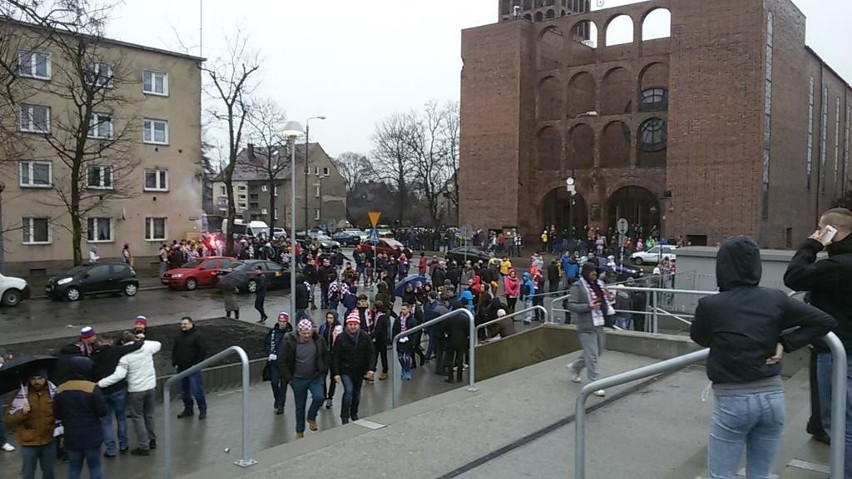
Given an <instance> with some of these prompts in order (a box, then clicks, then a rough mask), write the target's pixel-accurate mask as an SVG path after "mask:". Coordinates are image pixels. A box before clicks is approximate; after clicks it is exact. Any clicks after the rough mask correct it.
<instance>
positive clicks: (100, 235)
mask: <svg viewBox="0 0 852 479" xmlns="http://www.w3.org/2000/svg"><path fill="white" fill-rule="evenodd" d="M87 239H88V241H89V242H90V243H98V242H109V241H113V238H112V218H89V219H88V235H87ZM164 239H165V238H164Z"/></svg>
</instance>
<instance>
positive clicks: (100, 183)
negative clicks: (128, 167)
mask: <svg viewBox="0 0 852 479" xmlns="http://www.w3.org/2000/svg"><path fill="white" fill-rule="evenodd" d="M86 186H87V187H88V188H92V189H97V190H111V189H112V167H111V166H90V167H89V174H88V175H86Z"/></svg>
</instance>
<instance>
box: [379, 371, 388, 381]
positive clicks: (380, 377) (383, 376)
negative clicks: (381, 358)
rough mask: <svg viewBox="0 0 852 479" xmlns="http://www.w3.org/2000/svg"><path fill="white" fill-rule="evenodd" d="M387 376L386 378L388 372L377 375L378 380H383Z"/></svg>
mask: <svg viewBox="0 0 852 479" xmlns="http://www.w3.org/2000/svg"><path fill="white" fill-rule="evenodd" d="M387 378H388V373H382V374H381V375H380V376H379V381H384V380H385V379H387Z"/></svg>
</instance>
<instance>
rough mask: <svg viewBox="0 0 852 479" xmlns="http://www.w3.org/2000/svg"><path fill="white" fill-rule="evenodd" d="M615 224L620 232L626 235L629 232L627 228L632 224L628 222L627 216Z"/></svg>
mask: <svg viewBox="0 0 852 479" xmlns="http://www.w3.org/2000/svg"><path fill="white" fill-rule="evenodd" d="M615 225H616V228H617V229H618V233H619V234H621V235H626V234H627V228H629V227H630V225H629V224H628V223H627V218H619V219H618V221H617V222H616V223H615Z"/></svg>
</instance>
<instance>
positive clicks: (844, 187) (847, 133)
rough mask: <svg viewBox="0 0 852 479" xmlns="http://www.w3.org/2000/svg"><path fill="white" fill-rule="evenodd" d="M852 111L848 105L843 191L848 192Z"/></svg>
mask: <svg viewBox="0 0 852 479" xmlns="http://www.w3.org/2000/svg"><path fill="white" fill-rule="evenodd" d="M850 113H852V107H850V106H849V105H846V133H845V134H844V139H843V192H844V193H845V192H846V189H847V185H848V183H847V181H848V180H849V116H850Z"/></svg>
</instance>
